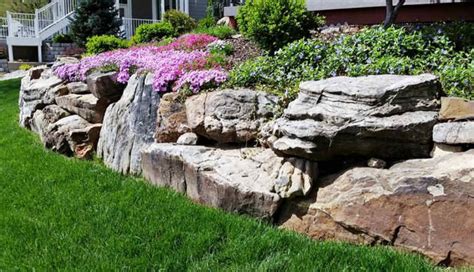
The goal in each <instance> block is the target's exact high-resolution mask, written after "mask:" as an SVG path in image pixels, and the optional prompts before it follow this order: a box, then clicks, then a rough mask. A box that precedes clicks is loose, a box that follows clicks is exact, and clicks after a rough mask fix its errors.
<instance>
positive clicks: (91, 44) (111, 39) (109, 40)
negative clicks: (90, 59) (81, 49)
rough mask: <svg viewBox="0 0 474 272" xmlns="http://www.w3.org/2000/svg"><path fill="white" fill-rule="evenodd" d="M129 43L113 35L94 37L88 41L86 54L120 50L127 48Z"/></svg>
mask: <svg viewBox="0 0 474 272" xmlns="http://www.w3.org/2000/svg"><path fill="white" fill-rule="evenodd" d="M128 45H129V44H128V42H127V41H126V40H122V39H120V38H117V37H115V36H113V35H101V36H93V37H90V38H88V39H87V43H86V53H87V54H99V53H102V52H106V51H111V50H115V49H120V48H127V47H128Z"/></svg>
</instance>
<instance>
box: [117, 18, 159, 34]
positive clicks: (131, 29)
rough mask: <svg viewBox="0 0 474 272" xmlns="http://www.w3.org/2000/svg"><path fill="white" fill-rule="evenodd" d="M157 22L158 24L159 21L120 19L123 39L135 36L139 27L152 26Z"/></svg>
mask: <svg viewBox="0 0 474 272" xmlns="http://www.w3.org/2000/svg"><path fill="white" fill-rule="evenodd" d="M157 22H159V20H152V19H135V18H122V31H123V32H124V35H125V38H126V39H130V38H131V37H132V36H133V35H135V30H136V29H137V27H139V26H140V25H143V24H153V23H157Z"/></svg>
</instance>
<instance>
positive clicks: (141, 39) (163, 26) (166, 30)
mask: <svg viewBox="0 0 474 272" xmlns="http://www.w3.org/2000/svg"><path fill="white" fill-rule="evenodd" d="M175 34H176V33H175V31H174V28H173V26H172V25H171V24H170V23H169V22H160V23H154V24H143V25H140V26H138V27H137V29H136V31H135V35H134V36H133V37H132V43H134V44H139V43H148V42H153V41H160V40H162V39H164V38H170V37H173V36H175Z"/></svg>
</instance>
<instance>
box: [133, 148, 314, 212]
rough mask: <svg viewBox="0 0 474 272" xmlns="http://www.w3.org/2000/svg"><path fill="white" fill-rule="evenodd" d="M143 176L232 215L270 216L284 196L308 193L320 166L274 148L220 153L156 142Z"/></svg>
mask: <svg viewBox="0 0 474 272" xmlns="http://www.w3.org/2000/svg"><path fill="white" fill-rule="evenodd" d="M142 166H143V175H144V176H145V178H146V179H148V180H149V181H151V182H152V183H153V184H155V185H159V186H167V187H171V188H173V189H175V190H176V191H178V192H181V193H184V194H186V195H187V196H189V197H190V198H191V199H193V200H195V201H197V202H200V203H203V204H206V205H210V206H213V207H217V208H221V209H224V210H227V211H231V212H239V213H245V214H250V215H252V216H256V217H261V218H271V217H272V216H273V215H274V214H275V212H276V211H277V209H278V207H279V205H280V204H281V201H282V199H283V198H291V197H295V196H303V195H306V194H308V193H309V191H310V189H311V186H312V183H313V179H315V178H316V175H317V164H316V163H312V162H310V161H306V160H303V159H296V158H282V157H278V156H276V155H275V154H274V152H273V151H271V150H270V149H262V148H242V149H229V148H227V149H218V148H212V147H205V146H185V145H174V144H165V143H163V144H153V145H151V146H149V147H148V148H146V149H144V150H143V152H142Z"/></svg>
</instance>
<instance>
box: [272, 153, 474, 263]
mask: <svg viewBox="0 0 474 272" xmlns="http://www.w3.org/2000/svg"><path fill="white" fill-rule="evenodd" d="M319 186H320V188H319V189H318V191H317V193H316V194H315V196H313V198H312V199H311V200H309V201H308V202H307V203H306V204H302V203H300V204H298V205H294V206H293V207H292V208H287V209H285V211H284V212H282V214H281V218H282V219H281V222H280V223H281V224H282V226H283V227H284V228H287V229H292V230H295V231H298V232H302V233H305V234H307V235H309V236H311V237H313V238H316V239H337V240H343V241H349V242H357V243H366V244H388V245H394V246H397V247H402V248H405V249H408V250H413V251H417V252H420V253H422V254H424V255H426V256H428V257H430V258H432V259H433V260H434V261H435V262H437V263H439V264H444V265H460V264H470V265H472V264H474V216H473V215H474V212H473V211H474V198H473V196H474V150H470V151H467V152H464V153H456V154H450V155H445V156H440V157H437V158H434V159H416V160H409V161H405V162H402V163H399V164H396V165H394V166H392V167H391V168H390V169H388V170H382V169H373V168H354V169H351V170H348V171H345V172H343V173H342V174H337V175H332V176H329V177H325V178H322V179H321V180H320V181H319ZM308 205H309V209H308V208H305V209H297V208H296V207H308Z"/></svg>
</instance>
